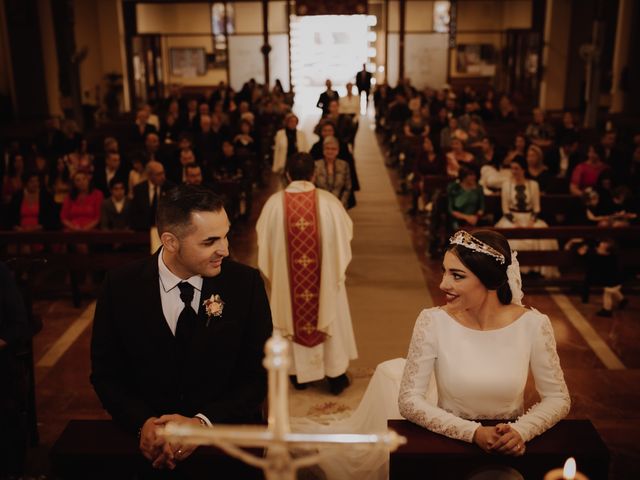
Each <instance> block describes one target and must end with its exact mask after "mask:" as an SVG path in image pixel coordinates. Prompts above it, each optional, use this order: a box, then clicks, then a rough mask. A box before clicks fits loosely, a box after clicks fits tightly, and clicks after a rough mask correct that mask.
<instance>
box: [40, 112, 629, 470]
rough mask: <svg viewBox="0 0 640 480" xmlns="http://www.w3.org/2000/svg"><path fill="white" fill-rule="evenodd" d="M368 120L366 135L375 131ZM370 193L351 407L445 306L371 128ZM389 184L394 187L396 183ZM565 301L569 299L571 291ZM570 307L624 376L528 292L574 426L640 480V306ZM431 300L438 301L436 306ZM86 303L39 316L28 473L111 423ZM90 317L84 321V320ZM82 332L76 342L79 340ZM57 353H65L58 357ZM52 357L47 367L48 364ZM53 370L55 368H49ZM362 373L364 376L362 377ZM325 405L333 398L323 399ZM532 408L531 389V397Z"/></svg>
mask: <svg viewBox="0 0 640 480" xmlns="http://www.w3.org/2000/svg"><path fill="white" fill-rule="evenodd" d="M367 128H368V125H367V124H366V122H362V124H361V129H367ZM356 145H357V146H356V148H357V150H356V158H357V161H358V167H359V173H360V178H361V183H362V185H363V190H362V192H360V193H359V195H358V201H359V205H358V206H357V207H356V208H355V209H354V210H353V211H352V212H351V214H352V216H353V219H354V223H355V234H356V236H355V238H354V242H353V253H354V259H353V262H352V265H351V267H350V270H349V280H348V292H349V296H350V297H349V298H350V304H351V310H352V315H353V320H354V328H355V331H356V340H357V343H358V349H359V354H360V358H359V359H358V360H357V361H356V362H354V364H353V367H354V371H357V372H358V375H357V377H358V384H357V388H355V387H352V389H351V393H347V392H349V390H347V392H345V395H348V397H345V398H343V399H341V401H342V402H343V403H347V404H349V405H350V406H353V405H355V404H356V403H357V396H358V395H359V394H361V392H362V391H363V389H364V385H366V376H367V374H368V373H367V372H370V371H371V370H372V369H373V368H374V367H375V365H376V364H377V363H378V362H380V361H382V360H385V359H389V358H393V357H397V356H404V355H405V354H406V348H407V344H408V339H409V336H410V332H411V328H412V325H413V321H414V319H415V317H416V316H417V313H418V311H419V309H420V308H422V307H428V306H431V305H432V304H436V305H437V304H440V303H442V300H443V297H442V294H441V293H440V292H439V290H438V283H439V277H440V265H439V261H438V260H437V259H436V260H433V259H430V258H428V257H427V256H426V255H425V253H424V251H425V248H424V247H425V241H424V238H425V237H424V230H423V228H422V224H421V219H420V218H419V217H417V218H412V217H409V216H407V215H404V214H403V213H402V212H405V211H406V210H407V209H408V208H409V204H408V198H407V197H402V196H396V195H395V194H394V193H393V191H394V189H395V187H396V185H395V179H394V174H393V173H392V172H389V173H387V172H385V169H384V167H383V165H384V163H383V159H382V157H381V154H380V151H379V149H378V148H377V145H376V142H375V137H374V136H373V132H371V131H370V130H362V132H361V133H360V134H359V137H358V140H357V142H356ZM389 180H391V181H389ZM277 186H278V183H277V181H276V180H275V179H274V180H273V182H272V184H271V185H270V186H269V187H268V188H266V189H263V190H261V191H260V192H259V193H258V194H257V195H256V208H255V209H254V211H253V213H252V218H250V219H249V220H248V221H247V222H246V223H239V224H237V225H234V229H233V233H232V237H231V248H232V254H233V255H234V256H235V257H236V258H237V259H238V260H240V261H243V262H246V263H248V264H251V265H255V264H256V248H255V231H254V228H253V227H254V225H255V220H256V218H257V215H258V214H259V211H260V207H261V205H262V203H264V201H265V200H266V198H267V197H268V194H269V193H271V192H273V191H275V189H277ZM565 293H566V292H565ZM569 300H570V301H571V303H572V305H573V306H575V308H576V309H577V310H578V311H579V312H580V313H581V315H582V316H583V317H584V318H585V319H586V321H587V323H588V324H589V325H590V326H591V327H593V329H594V330H595V332H596V333H597V336H598V337H599V338H600V339H601V340H603V341H604V343H605V344H606V345H607V346H608V347H609V348H610V349H611V351H612V352H613V353H614V354H615V355H616V356H617V357H618V358H619V359H620V360H621V361H622V363H623V365H624V367H625V368H624V369H620V370H611V369H608V368H607V367H606V366H605V365H604V364H603V362H602V361H601V359H600V358H599V357H598V355H596V353H594V351H593V350H592V348H591V347H590V346H589V344H588V343H587V342H586V341H585V340H584V338H583V337H582V335H581V334H580V332H579V331H578V330H577V329H576V327H575V326H574V325H573V323H572V322H571V321H569V319H568V318H567V314H566V313H565V311H564V310H563V309H562V308H560V306H559V305H558V304H557V303H556V301H554V299H553V298H552V297H551V296H550V294H549V293H548V292H546V291H544V290H541V291H536V292H530V293H529V294H528V295H527V296H526V298H525V301H526V303H528V304H530V305H532V306H534V307H535V308H537V309H539V310H540V311H542V312H544V313H546V314H548V315H549V316H550V318H551V319H552V322H553V326H554V330H555V333H556V338H557V341H558V351H559V354H560V359H561V363H562V366H563V368H564V371H565V377H566V380H567V383H568V385H569V388H570V392H571V396H572V402H573V405H572V411H571V414H570V417H571V418H589V419H591V420H592V421H593V423H594V424H595V426H596V428H597V429H598V430H599V432H600V433H601V435H602V436H603V438H604V440H605V442H606V443H607V445H608V446H609V448H610V449H611V451H612V460H613V464H612V475H611V478H616V479H632V478H640V447H639V446H638V437H639V436H640V408H639V407H638V406H639V405H640V370H638V367H639V366H640V344H639V343H638V340H640V298H639V297H638V295H637V294H636V295H631V297H630V305H629V308H628V309H627V310H625V311H624V312H616V313H615V316H614V318H613V319H602V318H599V317H597V316H595V312H596V311H597V309H598V308H599V302H600V298H599V296H598V295H595V294H594V295H592V297H591V303H590V304H587V305H583V304H581V303H580V300H579V298H578V297H577V296H569ZM432 302H433V303H432ZM91 308H92V304H91V302H90V301H89V300H87V301H85V302H84V303H83V305H82V306H81V307H80V308H79V309H75V308H73V306H72V305H71V301H70V298H69V297H65V298H60V299H57V300H41V301H38V302H37V303H36V305H35V309H36V313H38V314H39V315H40V316H41V317H42V318H43V320H44V329H43V331H42V332H40V333H39V334H38V335H37V336H36V338H35V344H34V348H35V362H36V383H37V408H38V418H39V429H40V435H41V444H42V446H41V447H40V448H38V449H35V450H34V451H33V452H31V461H30V471H31V472H32V473H34V474H35V473H46V471H47V459H46V458H47V457H46V452H47V449H48V448H49V447H50V446H51V445H52V443H53V442H54V441H55V439H56V438H57V436H58V435H59V434H60V432H61V430H62V429H63V428H64V425H65V424H66V422H67V421H68V420H69V419H72V418H107V415H106V414H105V413H104V411H103V410H102V408H101V406H100V404H99V402H98V400H97V398H96V396H95V394H94V393H93V390H92V388H91V386H90V384H89V380H88V379H89V369H90V366H89V341H90V335H91V332H90V324H88V323H83V318H86V315H90V314H91V310H88V311H87V310H86V309H91ZM83 314H84V316H83ZM70 332H71V333H74V332H75V334H76V335H77V336H74V335H71V333H70ZM52 349H54V350H55V351H58V352H59V353H60V355H53V354H52ZM43 359H44V360H43ZM51 359H53V360H54V361H53V364H51V365H49V366H47V365H43V362H45V361H47V362H49V363H51V362H50V361H51ZM363 372H364V373H363ZM313 391H318V392H319V390H311V391H307V393H305V394H304V395H305V397H304V398H303V396H299V397H298V399H299V403H297V404H296V396H295V395H294V397H293V398H292V411H294V413H296V414H298V415H300V414H304V413H305V412H306V411H307V410H306V407H303V405H306V404H307V403H309V404H311V403H313ZM317 395H318V399H319V400H321V401H324V400H325V399H326V398H327V397H325V396H324V395H323V394H321V393H317ZM527 399H528V401H533V399H534V394H533V389H532V388H529V389H528V394H527Z"/></svg>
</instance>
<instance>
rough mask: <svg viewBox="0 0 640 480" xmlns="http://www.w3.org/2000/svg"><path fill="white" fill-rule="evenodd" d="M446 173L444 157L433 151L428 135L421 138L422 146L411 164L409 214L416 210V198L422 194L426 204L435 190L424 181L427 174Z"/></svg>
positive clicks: (439, 174)
mask: <svg viewBox="0 0 640 480" xmlns="http://www.w3.org/2000/svg"><path fill="white" fill-rule="evenodd" d="M446 174H447V170H446V164H445V161H444V157H443V156H442V155H439V154H437V153H436V152H435V149H434V147H433V143H432V142H431V139H430V138H429V137H424V139H423V140H422V148H421V149H420V152H418V154H417V155H416V159H415V162H414V164H413V179H412V182H411V183H412V185H411V186H412V190H411V194H412V198H411V209H410V210H409V214H411V215H413V214H414V213H417V211H418V199H419V198H420V197H421V196H422V199H423V200H424V204H425V205H428V204H429V202H431V199H432V198H433V196H434V195H435V194H436V192H435V191H434V190H433V189H432V188H431V187H430V186H429V185H428V183H426V177H427V176H440V177H441V176H444V175H446Z"/></svg>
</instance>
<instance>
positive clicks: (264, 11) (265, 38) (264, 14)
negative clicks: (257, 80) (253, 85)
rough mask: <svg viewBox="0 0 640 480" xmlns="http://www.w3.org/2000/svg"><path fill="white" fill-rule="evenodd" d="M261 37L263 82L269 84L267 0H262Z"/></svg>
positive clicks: (269, 50) (269, 48)
mask: <svg viewBox="0 0 640 480" xmlns="http://www.w3.org/2000/svg"><path fill="white" fill-rule="evenodd" d="M262 37H263V41H264V43H263V45H262V48H261V49H260V51H261V52H262V57H263V61H264V84H265V85H266V86H267V87H268V86H269V78H270V76H269V52H271V45H269V2H268V0H262Z"/></svg>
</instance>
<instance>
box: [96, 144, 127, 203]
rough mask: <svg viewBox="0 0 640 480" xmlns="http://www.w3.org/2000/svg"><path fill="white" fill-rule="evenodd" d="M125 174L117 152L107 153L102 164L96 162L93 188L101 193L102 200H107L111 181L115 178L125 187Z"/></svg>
mask: <svg viewBox="0 0 640 480" xmlns="http://www.w3.org/2000/svg"><path fill="white" fill-rule="evenodd" d="M127 173H128V172H127V171H126V169H125V168H124V166H123V165H122V162H121V160H120V154H119V153H118V152H117V151H115V152H114V151H107V152H106V153H105V157H104V163H102V164H100V163H98V162H96V168H95V170H94V172H93V186H94V187H95V188H97V189H98V190H100V191H101V192H102V194H103V195H104V198H109V195H111V189H110V188H109V184H110V183H111V180H113V179H114V178H117V179H119V180H122V181H123V182H124V183H125V185H126V183H127V177H128V175H127Z"/></svg>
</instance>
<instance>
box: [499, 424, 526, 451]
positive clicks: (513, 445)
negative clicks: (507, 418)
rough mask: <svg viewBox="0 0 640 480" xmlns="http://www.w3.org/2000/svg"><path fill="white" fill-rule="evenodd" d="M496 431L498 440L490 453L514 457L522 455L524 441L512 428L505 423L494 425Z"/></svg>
mask: <svg viewBox="0 0 640 480" xmlns="http://www.w3.org/2000/svg"><path fill="white" fill-rule="evenodd" d="M496 431H497V433H498V434H499V435H500V438H499V439H498V441H497V442H495V443H494V444H493V446H492V447H491V450H492V451H494V452H498V453H502V454H504V455H513V456H514V457H519V456H521V455H524V451H525V446H524V440H523V439H522V437H521V436H520V434H519V433H518V432H517V431H516V430H515V429H514V428H511V426H510V425H508V424H506V423H499V424H498V425H496Z"/></svg>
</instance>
